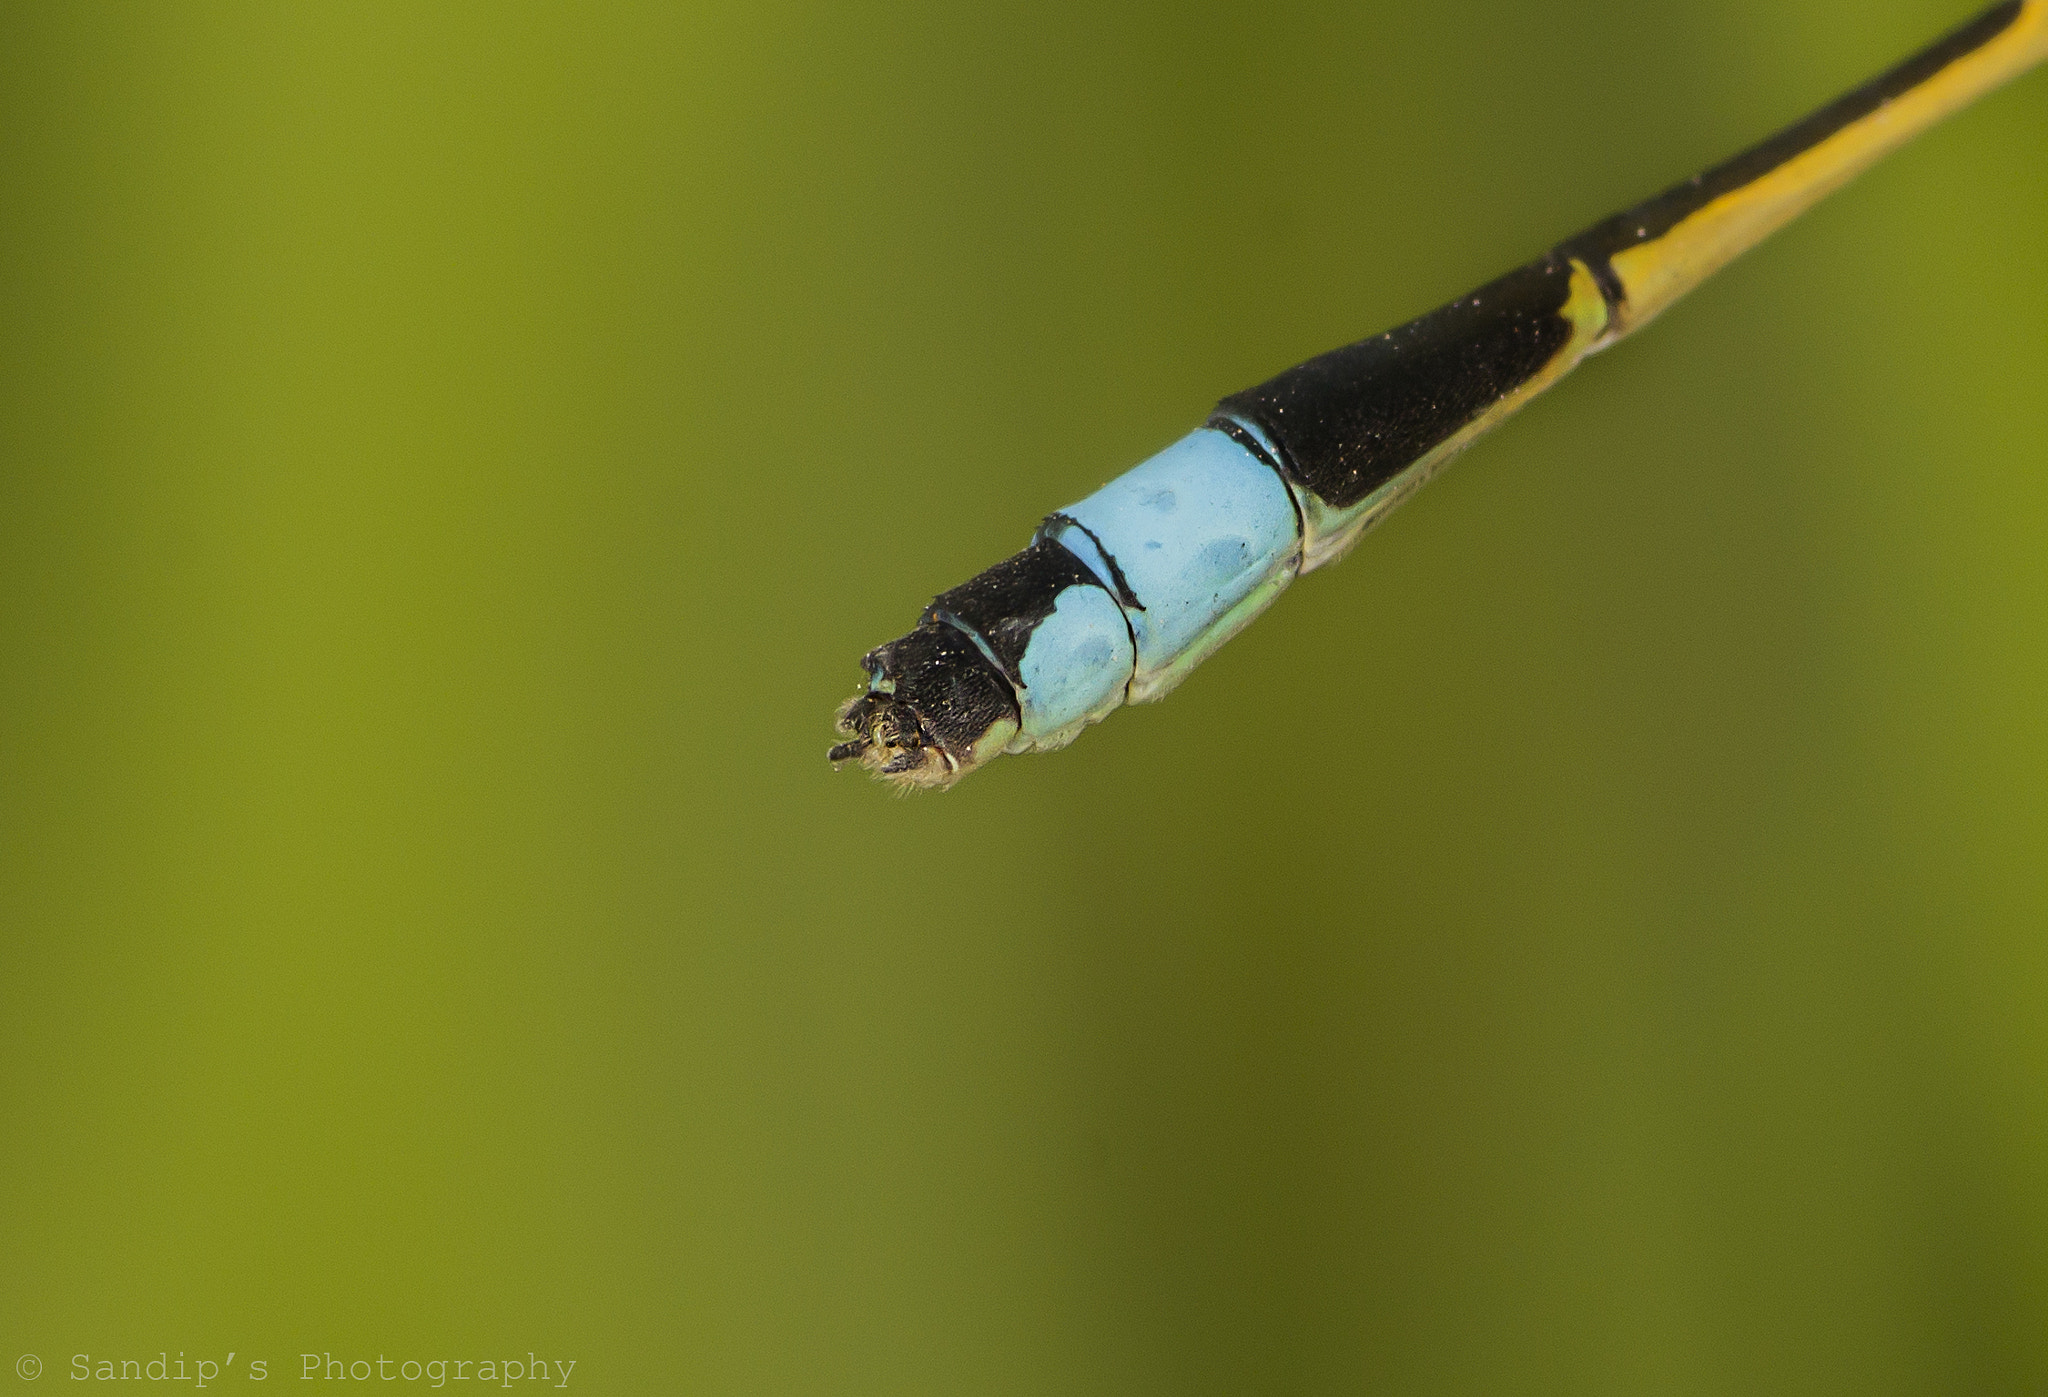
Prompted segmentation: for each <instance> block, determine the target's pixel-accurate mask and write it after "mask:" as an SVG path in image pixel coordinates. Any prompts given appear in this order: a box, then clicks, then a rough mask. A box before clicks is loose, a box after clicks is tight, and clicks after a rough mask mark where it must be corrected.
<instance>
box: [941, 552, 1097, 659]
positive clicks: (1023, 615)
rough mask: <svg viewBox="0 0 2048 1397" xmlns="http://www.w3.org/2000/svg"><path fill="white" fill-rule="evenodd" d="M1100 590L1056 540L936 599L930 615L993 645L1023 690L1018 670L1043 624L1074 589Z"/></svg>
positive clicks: (993, 648) (998, 566) (1017, 556)
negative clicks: (958, 626)
mask: <svg viewBox="0 0 2048 1397" xmlns="http://www.w3.org/2000/svg"><path fill="white" fill-rule="evenodd" d="M1074 586H1088V587H1100V586H1102V584H1101V583H1100V582H1098V581H1096V580H1095V574H1094V573H1092V572H1090V571H1089V570H1088V569H1087V567H1086V566H1084V565H1083V564H1082V562H1081V560H1080V559H1079V558H1076V557H1075V556H1074V555H1073V554H1072V553H1070V552H1068V551H1067V550H1066V548H1064V547H1062V546H1061V545H1060V544H1057V543H1055V542H1053V541H1052V540H1051V539H1041V540H1039V541H1038V542H1037V543H1034V544H1032V545H1031V546H1030V547H1029V548H1027V549H1025V550H1024V551H1023V552H1021V553H1012V554H1011V555H1010V556H1009V557H1007V558H1005V559H1003V560H1002V561H1001V562H1000V563H997V564H996V565H995V566H994V567H992V568H990V569H989V570H988V571H987V572H984V573H982V574H980V575H979V576H977V577H973V578H970V579H968V580H967V581H965V582H963V583H961V584H960V585H959V586H958V587H955V588H954V589H953V590H952V591H950V592H942V593H940V594H939V595H938V596H937V597H934V598H933V599H932V604H931V606H930V607H929V608H928V609H927V610H926V612H925V615H926V616H927V617H930V618H934V619H944V620H951V621H954V622H956V623H958V624H959V625H961V626H963V627H965V628H966V629H968V630H971V631H972V632H973V633H974V634H976V635H978V636H980V637H981V638H982V639H983V640H985V641H987V642H988V648H989V649H990V650H992V651H994V652H995V657H996V662H997V663H998V664H1000V665H1001V666H1002V667H1003V672H1004V673H1005V675H1007V676H1008V678H1009V680H1010V682H1011V683H1012V684H1017V685H1020V686H1021V685H1022V683H1023V678H1022V675H1021V674H1020V673H1019V670H1018V666H1019V665H1021V664H1023V662H1024V647H1026V646H1027V645H1029V644H1030V643H1031V633H1032V632H1033V631H1035V630H1037V629H1038V624H1039V622H1041V621H1043V620H1044V619H1045V618H1046V617H1048V616H1050V615H1052V610H1053V606H1054V605H1055V603H1056V602H1057V601H1058V599H1059V595H1060V593H1061V592H1064V591H1066V590H1067V588H1069V587H1074Z"/></svg>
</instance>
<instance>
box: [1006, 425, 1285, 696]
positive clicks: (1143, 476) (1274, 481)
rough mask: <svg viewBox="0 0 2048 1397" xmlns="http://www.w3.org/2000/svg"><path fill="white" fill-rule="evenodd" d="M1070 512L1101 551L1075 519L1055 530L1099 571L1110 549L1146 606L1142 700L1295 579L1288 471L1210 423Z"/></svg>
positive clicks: (1138, 616) (1134, 622)
mask: <svg viewBox="0 0 2048 1397" xmlns="http://www.w3.org/2000/svg"><path fill="white" fill-rule="evenodd" d="M1061 513H1062V514H1065V515H1066V516H1068V518H1070V519H1072V520H1074V521H1076V522H1077V523H1079V524H1081V525H1083V526H1085V527H1086V529H1087V531H1088V532H1089V533H1091V534H1093V535H1094V536H1095V538H1096V539H1097V540H1099V541H1100V543H1101V550H1100V551H1098V550H1097V549H1095V548H1094V547H1092V546H1091V545H1090V543H1089V540H1088V539H1087V538H1086V537H1085V536H1083V535H1082V534H1081V533H1080V532H1079V531H1078V530H1076V529H1075V528H1074V527H1073V526H1072V525H1071V524H1065V523H1062V522H1060V521H1057V520H1056V521H1054V522H1053V524H1052V526H1051V533H1052V536H1053V537H1054V538H1056V539H1058V540H1059V541H1060V542H1061V543H1063V544H1065V545H1066V546H1067V547H1068V548H1070V549H1071V550H1072V551H1073V552H1074V554H1075V556H1076V557H1079V558H1080V559H1081V560H1082V561H1083V562H1084V563H1086V564H1087V565H1088V566H1089V567H1090V568H1091V569H1097V568H1099V567H1100V564H1099V562H1098V560H1099V559H1100V558H1101V556H1102V553H1104V552H1106V553H1107V554H1108V555H1109V557H1110V558H1111V559H1114V560H1115V562H1116V565H1117V568H1118V569H1119V570H1121V572H1122V574H1123V580H1124V582H1125V583H1126V584H1127V585H1128V586H1129V587H1130V590H1131V593H1132V595H1133V596H1135V597H1136V598H1137V600H1138V602H1139V604H1140V605H1141V606H1142V607H1143V608H1144V609H1143V610H1137V609H1133V608H1126V612H1125V614H1126V616H1127V617H1128V619H1129V620H1130V623H1131V630H1132V632H1133V634H1134V635H1135V636H1136V638H1137V642H1138V649H1137V653H1138V663H1137V672H1136V676H1135V682H1134V684H1133V690H1132V697H1133V698H1140V697H1151V696H1153V693H1152V692H1151V690H1154V689H1157V687H1158V686H1156V685H1154V684H1152V683H1150V682H1149V681H1151V680H1153V679H1154V678H1155V677H1164V676H1167V675H1172V676H1174V677H1178V675H1179V674H1182V673H1185V672H1186V670H1187V669H1188V668H1190V667H1191V665H1192V661H1193V660H1195V659H1198V658H1199V657H1200V656H1201V655H1204V654H1207V653H1208V652H1209V651H1210V650H1212V649H1214V648H1215V646H1216V645H1218V644H1220V643H1221V642H1222V640H1223V639H1224V638H1225V637H1227V636H1228V635H1229V634H1230V633H1231V632H1234V631H1235V630H1236V629H1237V628H1238V626H1241V625H1242V624H1243V623H1244V622H1245V621H1247V620H1249V619H1251V616H1252V615H1254V614H1256V612H1257V610H1258V609H1259V608H1261V607H1263V605H1264V604H1265V603H1266V602H1267V601H1270V600H1271V598H1272V596H1273V595H1275V594H1277V592H1278V589H1279V587H1280V586H1284V585H1285V583H1286V580H1287V579H1288V578H1290V577H1292V576H1293V570H1294V565H1295V560H1296V557H1297V554H1298V549H1299V540H1298V539H1297V537H1296V532H1297V528H1296V523H1295V513H1294V502H1293V498H1292V496H1291V495H1290V494H1289V493H1288V490H1287V487H1286V485H1285V484H1283V483H1282V481H1281V479H1280V476H1279V474H1278V473H1277V472H1275V471H1274V470H1273V468H1272V467H1271V466H1269V465H1267V464H1266V463H1265V462H1263V461H1261V460H1260V459H1259V458H1258V457H1256V456H1254V455H1252V453H1251V452H1249V451H1247V450H1245V449H1244V448H1243V447H1242V446H1240V445H1238V444H1237V443H1236V442H1234V441H1232V440H1231V439H1230V438H1229V437H1227V436H1225V435H1224V434H1223V433H1221V432H1218V431H1213V430H1211V429H1209V428H1206V427H1204V428H1201V429H1200V430H1197V431H1194V432H1190V433H1189V434H1188V435H1187V436H1184V437H1182V438H1181V439H1180V440H1179V441H1177V442H1175V443H1174V444H1173V445H1172V446H1169V447H1167V448H1166V450H1164V451H1162V452H1160V453H1159V454H1158V455H1157V456H1154V457H1152V458H1151V459H1150V460H1148V461H1144V462H1141V463H1140V464H1139V465H1137V466H1134V467H1133V468H1131V469H1130V470H1128V471H1126V472H1125V473H1124V474H1122V475H1120V476H1118V477H1117V478H1116V479H1115V480H1112V481H1110V482H1109V484H1107V485H1105V486H1103V487H1102V488H1101V489H1100V490H1097V491H1096V492H1095V493H1094V494H1092V495H1090V496H1089V497H1088V498H1087V499H1085V500H1083V501H1081V502H1080V503H1079V504H1077V505H1074V506H1072V507H1071V508H1068V509H1065V510H1062V511H1061ZM1102 581H1103V584H1104V585H1105V586H1109V587H1114V586H1115V581H1114V579H1113V577H1111V576H1103V578H1102ZM1247 603H1249V604H1250V605H1248V606H1247V605H1246V604H1247ZM1233 613H1235V614H1233ZM1033 644H1034V646H1035V645H1036V641H1035V640H1034V641H1033ZM1170 682H1171V681H1170V680H1169V681H1168V684H1169V686H1170ZM1159 691H1161V692H1163V690H1159Z"/></svg>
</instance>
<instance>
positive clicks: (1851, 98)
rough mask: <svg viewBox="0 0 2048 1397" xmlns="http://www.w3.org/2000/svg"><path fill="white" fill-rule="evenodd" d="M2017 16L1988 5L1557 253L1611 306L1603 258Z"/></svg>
mask: <svg viewBox="0 0 2048 1397" xmlns="http://www.w3.org/2000/svg"><path fill="white" fill-rule="evenodd" d="M2021 9H2022V4H2021V0H2004V3H2003V4H1998V5H1993V6H1992V7H1991V8H1990V9H1988V10H1986V11H1985V12H1984V13H1983V14H1981V15H1978V16H1977V17H1976V18H1975V19H1973V20H1971V21H1970V22H1969V23H1967V24H1965V25H1963V26H1962V27H1961V28H1960V29H1957V30H1955V31H1954V32H1953V33H1951V34H1948V35H1947V36H1945V37H1943V38H1940V39H1937V40H1935V41H1934V42H1933V43H1932V44H1929V45H1928V46H1927V47H1926V48H1924V49H1922V50H1920V52H1918V53H1916V54H1914V55H1913V56H1912V57H1911V58H1908V59H1907V60H1906V61H1905V62H1903V63H1900V64H1898V65H1897V66H1896V67H1894V68H1891V69H1889V70H1887V71H1886V72H1883V73H1880V74H1879V75H1878V76H1876V77H1874V78H1872V79H1871V80H1870V81H1869V82H1867V83H1865V84H1863V86H1861V87H1859V88H1857V89H1856V90H1855V91H1853V92H1848V93H1844V94H1843V95H1842V96H1840V97H1837V98H1836V99H1835V100H1834V101H1832V102H1830V103H1828V104H1827V105H1826V106H1825V107H1822V108H1821V109H1820V110H1819V111H1817V112H1815V113H1813V115H1811V116H1809V117H1807V118H1805V119H1804V120H1802V121H1797V122H1794V123H1793V124H1792V125H1790V126H1788V127H1786V128H1785V129H1784V130H1782V131H1780V132H1779V133H1778V134H1777V135H1775V136H1772V137H1771V138H1770V139H1769V140H1766V141H1763V142H1760V143H1759V144H1757V145H1753V146H1751V147H1750V148H1749V149H1748V150H1745V151H1743V152H1742V154H1740V155H1737V156H1735V157H1734V158H1733V159H1730V160H1725V161H1723V162H1722V163H1721V164H1719V165H1716V166H1714V167H1713V168H1712V169H1710V170H1707V171H1705V172H1703V173H1701V174H1697V175H1694V176H1693V177H1692V178H1691V179H1689V180H1687V181H1686V182H1685V183H1683V184H1679V185H1674V186H1672V187H1671V188H1670V189H1667V190H1665V191H1664V192H1663V193H1662V194H1659V195H1657V196H1656V197H1655V198H1653V199H1647V200H1645V201H1644V202H1642V203H1640V204H1637V205H1636V206H1635V207H1634V208H1631V209H1625V210H1623V211H1622V212H1621V213H1618V214H1615V215H1614V216H1613V217H1612V218H1608V219H1603V220H1602V221H1601V222H1599V223H1596V224H1594V225H1593V226H1592V227H1591V228H1588V229H1586V230H1585V231H1584V232H1583V233H1579V234H1576V235H1574V236H1573V237H1571V238H1568V239H1566V240H1565V241H1564V242H1561V243H1559V244H1558V245H1557V251H1558V253H1559V254H1561V255H1563V256H1565V257H1577V258H1579V259H1580V260H1581V261H1583V262H1585V263H1586V265H1587V266H1588V267H1589V268H1591V270H1592V272H1593V275H1594V277H1595V279H1597V280H1598V281H1599V282H1600V289H1601V291H1602V292H1603V293H1607V294H1608V295H1609V301H1610V304H1612V303H1613V301H1614V297H1615V295H1616V294H1618V293H1619V292H1620V291H1621V283H1620V281H1619V279H1617V278H1616V277H1615V275H1614V271H1613V269H1612V268H1611V267H1610V266H1608V264H1607V259H1608V258H1610V257H1612V256H1614V254H1616V253H1617V252H1625V251H1627V250H1628V249H1629V248H1632V247H1634V246H1636V245H1637V244H1638V243H1646V242H1650V241H1652V240H1654V239H1657V238H1661V237H1663V236H1664V235H1665V234H1666V233H1668V232H1670V231H1671V230H1672V229H1673V228H1675V227H1677V226H1678V225H1679V224H1680V223H1682V222H1684V221H1685V220H1686V219H1687V218H1689V217H1691V216H1692V215H1693V214H1696V213H1698V212H1699V211H1700V210H1701V209H1703V208H1705V207H1706V206H1707V205H1708V204H1711V203H1712V202H1714V200H1716V199H1718V198H1720V197H1721V196H1722V195H1724V194H1730V193H1733V192H1734V191H1735V190H1738V189H1740V188H1742V187H1743V186H1744V185H1746V184H1753V183H1754V182H1756V181H1757V180H1759V179H1762V178H1763V177H1764V176H1765V175H1767V174H1769V173H1770V172H1771V171H1773V170H1775V169H1777V168H1778V167H1779V166H1780V165H1782V164H1784V163H1785V162H1786V161H1788V160H1790V159H1792V158H1793V157H1794V156H1796V155H1798V154H1800V153H1801V152H1803V151H1806V150H1809V149H1811V148H1812V147H1814V146H1817V145H1819V144H1820V143H1821V142H1822V141H1824V140H1826V139H1827V138H1828V137H1830V136H1832V135H1834V134H1835V133H1836V132H1837V131H1840V130H1841V129H1842V128H1843V127H1845V126H1850V125H1853V124H1855V123H1856V122H1858V121H1860V120H1862V119H1863V118H1864V117H1866V116H1869V115H1870V114H1871V113H1872V112H1874V111H1876V110H1877V109H1878V108H1879V107H1882V106H1883V105H1884V104H1885V103H1887V102H1890V101H1892V100H1893V99H1894V98H1897V97H1901V96H1903V95H1905V94H1906V93H1908V92H1911V91H1912V90H1913V89H1914V88H1916V87H1918V86H1920V85H1921V84H1922V83H1924V82H1926V81H1928V80H1929V79H1930V78H1932V77H1934V76H1935V75H1936V74H1937V73H1939V72H1941V70H1942V69H1944V68H1946V67H1948V66H1949V65H1950V64H1951V63H1954V62H1955V61H1956V60H1958V59H1960V58H1964V57H1966V56H1968V55H1969V54H1971V53H1974V52H1976V51H1977V50H1978V49H1980V48H1982V47H1984V45H1986V44H1988V43H1990V42H1991V41H1992V40H1993V39H1995V38H1997V37H1998V36H1999V35H2000V34H2003V33H2004V32H2005V31H2006V30H2007V29H2009V28H2011V27H2012V24H2013V21H2015V20H2017V19H2018V18H2019V17H2020V11H2021ZM1610 283H1611V284H1612V291H1610V289H1609V288H1610Z"/></svg>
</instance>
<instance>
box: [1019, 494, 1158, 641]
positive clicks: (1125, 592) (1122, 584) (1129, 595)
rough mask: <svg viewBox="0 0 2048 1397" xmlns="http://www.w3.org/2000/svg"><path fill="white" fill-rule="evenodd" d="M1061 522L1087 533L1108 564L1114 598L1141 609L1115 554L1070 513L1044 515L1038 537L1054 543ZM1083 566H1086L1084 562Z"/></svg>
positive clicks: (1134, 609) (1057, 541)
mask: <svg viewBox="0 0 2048 1397" xmlns="http://www.w3.org/2000/svg"><path fill="white" fill-rule="evenodd" d="M1062 524H1070V525H1072V526H1073V527H1074V528H1077V529H1079V530H1080V531H1081V532H1082V533H1084V534H1086V535H1088V541H1089V542H1090V543H1092V544H1094V545H1095V551H1096V552H1097V553H1099V554H1101V555H1102V561H1103V562H1105V563H1107V564H1109V581H1110V584H1111V590H1113V591H1114V593H1115V595H1116V599H1117V600H1118V601H1119V602H1121V603H1122V604H1123V605H1124V606H1126V607H1128V608H1129V609H1130V610H1132V611H1143V610H1144V609H1145V603H1143V602H1141V601H1139V600H1138V594H1137V593H1136V592H1133V591H1132V590H1131V584H1130V583H1129V582H1127V581H1125V580H1124V570H1123V569H1122V568H1120V567H1118V566H1117V564H1116V555H1115V554H1114V553H1112V552H1110V551H1109V550H1108V549H1107V548H1104V547H1103V546H1102V540H1101V539H1099V538H1097V537H1096V536H1095V530H1093V529H1091V528H1089V527H1088V526H1087V525H1086V524H1083V523H1082V522H1081V521H1080V520H1078V519H1076V518H1075V517H1074V516H1073V515H1071V514H1061V513H1059V512H1057V511H1055V512H1053V513H1051V514H1048V515H1046V516H1045V522H1044V523H1043V524H1040V525H1039V526H1038V536H1039V537H1040V538H1045V539H1052V541H1053V542H1054V543H1059V540H1058V539H1054V538H1053V537H1052V531H1053V530H1054V529H1056V528H1058V527H1059V526H1060V525H1062ZM1060 546H1061V547H1065V546H1066V545H1064V544H1061V545H1060ZM1069 551H1071V550H1069ZM1083 566H1086V563H1085V562H1084V563H1083ZM1096 580H1097V581H1098V582H1099V581H1101V579H1100V578H1097V579H1096ZM1132 639H1133V641H1134V643H1135V640H1136V637H1135V636H1134V637H1133V638H1132Z"/></svg>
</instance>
